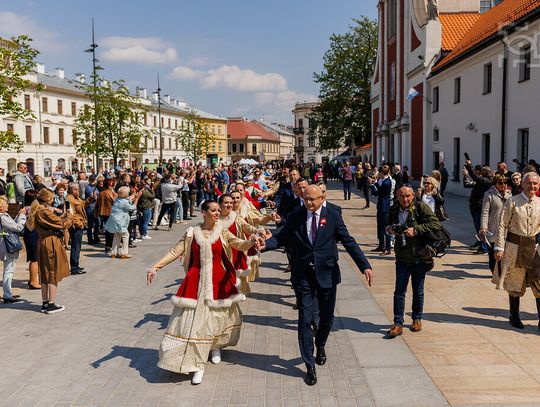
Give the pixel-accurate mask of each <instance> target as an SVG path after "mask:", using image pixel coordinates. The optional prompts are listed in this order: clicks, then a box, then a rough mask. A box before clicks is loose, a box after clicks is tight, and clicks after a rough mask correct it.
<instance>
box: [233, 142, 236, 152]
mask: <svg viewBox="0 0 540 407" xmlns="http://www.w3.org/2000/svg"><path fill="white" fill-rule="evenodd" d="M232 152H233V153H236V144H235V143H233V144H232Z"/></svg>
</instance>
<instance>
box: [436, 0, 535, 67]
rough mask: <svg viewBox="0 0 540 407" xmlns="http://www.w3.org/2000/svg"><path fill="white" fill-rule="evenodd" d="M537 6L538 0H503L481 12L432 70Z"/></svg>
mask: <svg viewBox="0 0 540 407" xmlns="http://www.w3.org/2000/svg"><path fill="white" fill-rule="evenodd" d="M539 7H540V0H504V1H503V2H502V3H500V4H499V5H497V6H495V7H494V8H492V9H491V10H489V11H488V12H486V13H484V14H481V15H480V16H479V18H478V19H477V21H476V23H475V24H474V25H473V26H472V27H471V28H470V30H469V31H468V32H467V33H466V34H465V36H464V37H463V38H462V39H461V40H460V41H459V42H458V44H456V46H455V47H454V48H453V49H452V51H451V52H450V53H449V54H448V55H446V56H445V57H444V58H443V59H441V60H440V61H439V62H438V63H437V64H436V65H435V67H434V68H433V71H437V70H439V69H441V68H442V67H444V66H446V65H448V64H449V63H450V62H451V61H453V60H455V59H456V58H458V57H460V56H461V55H463V54H464V53H466V52H467V51H469V50H471V49H472V48H474V47H475V46H477V45H479V44H480V43H482V41H485V40H487V39H489V38H491V37H492V36H494V35H496V34H497V33H498V32H499V31H500V30H501V29H503V28H505V27H507V26H508V25H510V24H512V23H515V22H517V21H519V20H520V19H522V18H523V17H525V16H526V15H527V14H529V13H531V12H532V11H534V10H536V9H538V8H539Z"/></svg>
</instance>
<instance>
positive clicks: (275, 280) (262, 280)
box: [256, 265, 291, 286]
mask: <svg viewBox="0 0 540 407" xmlns="http://www.w3.org/2000/svg"><path fill="white" fill-rule="evenodd" d="M265 267H266V265H265ZM256 282H257V283H262V284H270V285H284V286H290V285H291V283H290V282H289V279H288V278H287V279H282V278H273V277H259V278H258V279H257V281H256Z"/></svg>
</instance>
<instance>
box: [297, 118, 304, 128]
mask: <svg viewBox="0 0 540 407" xmlns="http://www.w3.org/2000/svg"><path fill="white" fill-rule="evenodd" d="M298 127H299V128H300V131H302V130H303V129H304V119H298Z"/></svg>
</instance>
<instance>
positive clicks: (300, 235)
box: [265, 185, 373, 385]
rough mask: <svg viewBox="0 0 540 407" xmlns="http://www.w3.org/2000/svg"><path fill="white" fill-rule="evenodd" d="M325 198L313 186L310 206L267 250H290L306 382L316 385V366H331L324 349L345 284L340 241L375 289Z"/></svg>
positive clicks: (291, 218)
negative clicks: (314, 325)
mask: <svg viewBox="0 0 540 407" xmlns="http://www.w3.org/2000/svg"><path fill="white" fill-rule="evenodd" d="M323 202H324V198H323V193H322V191H321V189H320V188H319V187H318V186H317V185H309V186H308V187H306V190H305V193H304V203H305V206H304V207H301V208H298V209H297V210H296V211H295V212H294V214H293V216H289V219H288V220H287V223H286V224H285V226H284V227H283V229H281V231H280V232H278V233H277V234H276V235H275V236H274V237H272V238H270V239H268V240H267V241H266V249H265V251H268V250H275V249H277V248H279V247H281V246H286V247H287V248H288V250H289V251H290V255H291V264H292V268H291V283H292V285H293V287H294V291H295V294H296V299H297V302H298V342H299V344H300V352H301V354H302V359H303V360H304V363H305V364H306V368H307V374H306V379H305V381H306V383H307V384H308V385H314V384H315V383H317V374H316V371H315V363H317V364H319V365H324V364H325V363H326V352H325V349H324V347H325V345H326V340H327V339H328V335H329V334H330V330H331V329H332V322H333V318H334V307H335V304H336V288H337V285H338V284H339V283H340V281H341V275H340V271H339V265H338V258H337V249H336V244H337V242H341V244H343V246H344V247H345V249H346V250H347V252H348V253H349V254H350V255H351V257H352V258H353V260H354V262H355V263H356V265H357V266H358V268H359V269H360V270H361V271H362V273H364V274H365V276H366V279H367V281H368V283H369V284H370V285H371V281H372V279H373V271H372V270H371V266H370V264H369V262H368V261H367V259H366V257H365V256H364V253H362V250H360V247H358V244H357V243H356V241H355V240H354V238H352V237H351V236H350V235H349V232H348V231H347V227H346V226H345V223H344V222H343V218H342V217H341V215H340V213H339V212H338V211H336V210H332V209H329V208H327V207H324V206H323ZM314 301H317V302H318V305H319V316H320V324H319V329H318V331H317V334H316V336H315V346H316V347H317V356H316V358H315V359H314V358H313V331H312V327H311V324H312V322H313V313H314Z"/></svg>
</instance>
